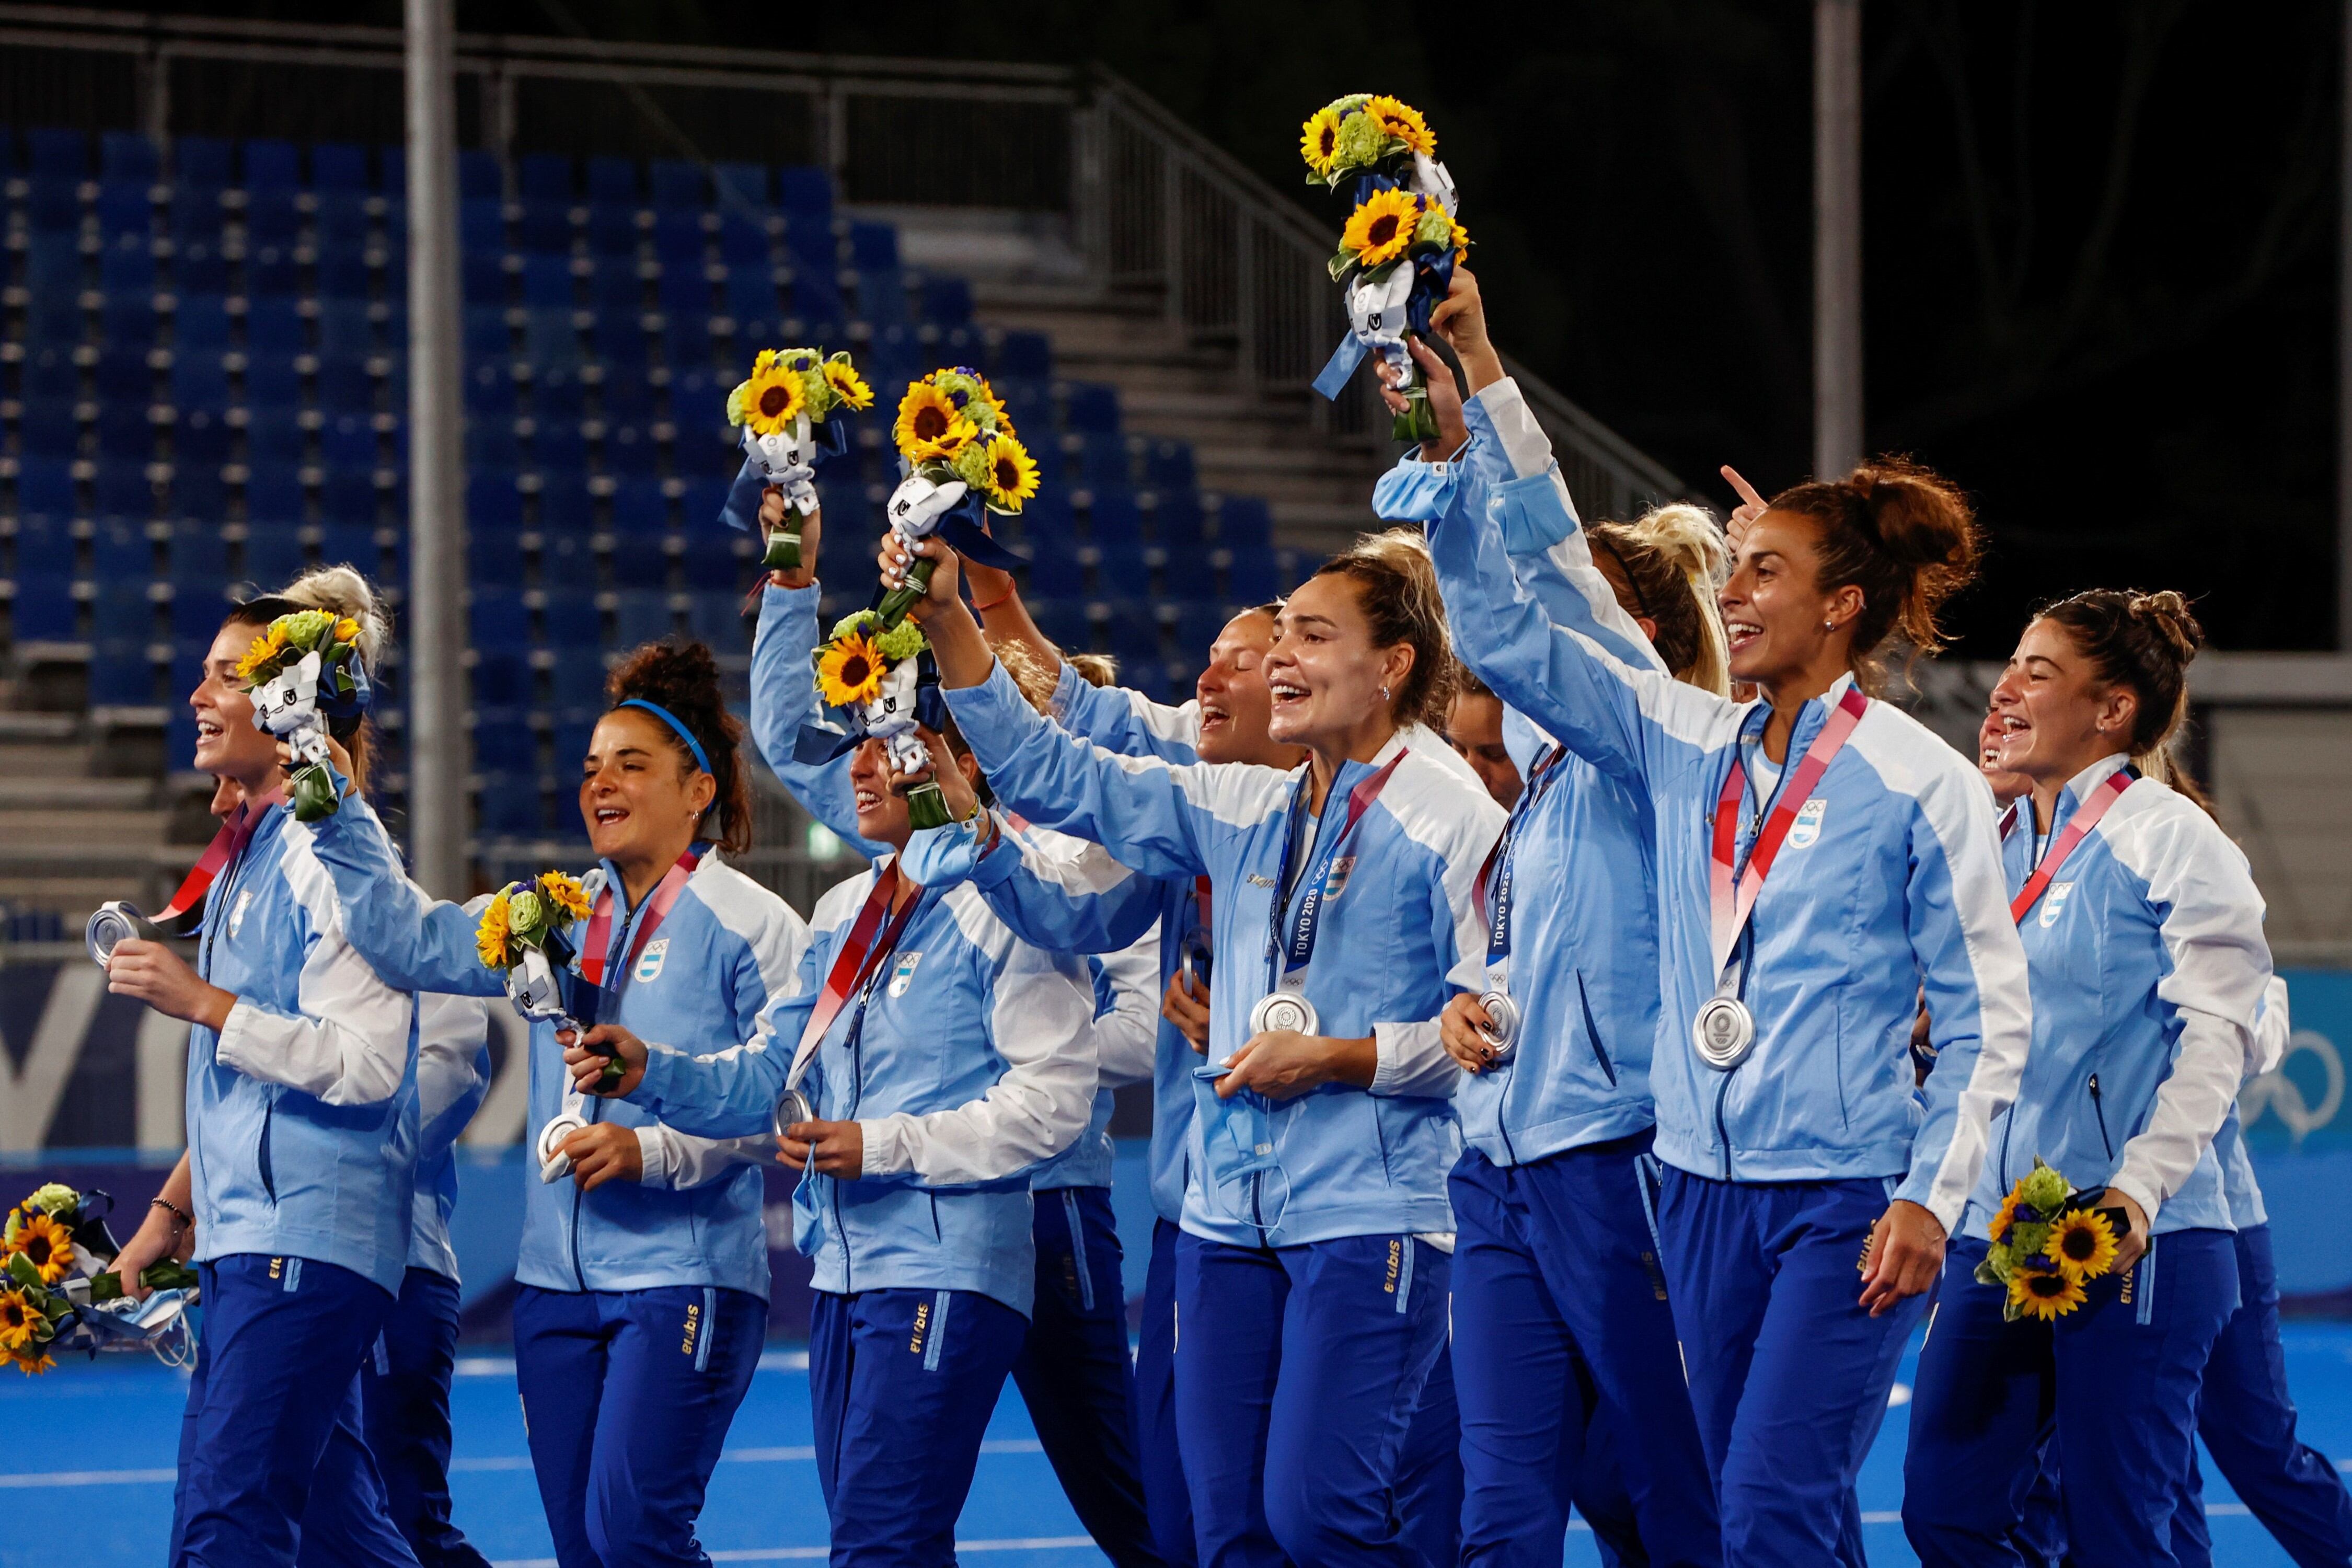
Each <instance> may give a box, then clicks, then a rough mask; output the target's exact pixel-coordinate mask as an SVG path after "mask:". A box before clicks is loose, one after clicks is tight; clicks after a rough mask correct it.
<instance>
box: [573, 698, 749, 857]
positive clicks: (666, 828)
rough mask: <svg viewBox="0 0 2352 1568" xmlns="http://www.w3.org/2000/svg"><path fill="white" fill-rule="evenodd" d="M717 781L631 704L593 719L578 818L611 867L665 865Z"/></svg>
mask: <svg viewBox="0 0 2352 1568" xmlns="http://www.w3.org/2000/svg"><path fill="white" fill-rule="evenodd" d="M718 793H719V784H718V781H717V780H715V779H713V778H712V777H711V776H710V775H709V773H704V772H703V771H702V770H701V769H699V768H698V767H696V766H695V765H694V763H692V762H691V761H689V760H688V759H687V758H685V757H683V756H682V755H680V753H679V751H678V744H677V736H676V734H675V733H674V732H673V731H671V730H670V728H669V726H668V725H667V724H665V723H663V722H662V721H660V720H658V719H656V718H655V717H654V716H653V715H652V714H650V713H647V712H646V711H644V710H642V709H636V708H616V709H614V710H613V711H612V712H610V713H607V714H605V715H604V717H603V718H602V719H599V720H597V721H596V730H595V732H594V733H593V734H592V735H591V736H589V738H588V755H587V756H586V757H585V758H584V759H583V761H582V763H581V774H580V816H581V818H582V820H583V821H584V822H586V823H587V825H588V842H589V844H590V845H591V846H592V847H593V848H594V849H595V851H596V853H597V855H598V856H599V857H600V858H603V859H606V860H610V861H612V862H613V863H614V865H616V866H622V867H628V866H638V865H667V864H668V863H669V862H670V861H673V860H675V859H677V858H678V857H679V856H680V855H683V854H685V853H686V850H687V847H688V845H690V844H692V843H693V842H694V836H695V831H696V829H697V827H698V825H699V824H700V822H701V820H702V814H703V812H704V811H706V810H708V809H709V805H710V803H711V800H712V799H713V798H714V797H715V796H716V795H718Z"/></svg>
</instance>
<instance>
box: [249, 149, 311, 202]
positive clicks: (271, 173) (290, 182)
mask: <svg viewBox="0 0 2352 1568" xmlns="http://www.w3.org/2000/svg"><path fill="white" fill-rule="evenodd" d="M238 151H239V153H242V154H243V156H242V158H241V159H240V160H239V161H240V162H241V163H243V165H244V174H245V189H246V194H247V196H248V197H250V196H251V195H255V194H256V193H257V192H262V191H270V192H277V191H289V192H290V191H292V190H294V189H295V188H297V187H298V186H299V185H300V184H301V183H302V155H301V153H299V152H297V151H296V150H295V146H294V143H292V142H280V141H278V140H276V139H274V138H257V139H256V140H253V141H249V142H245V143H244V144H243V145H242V146H241V147H239V148H238Z"/></svg>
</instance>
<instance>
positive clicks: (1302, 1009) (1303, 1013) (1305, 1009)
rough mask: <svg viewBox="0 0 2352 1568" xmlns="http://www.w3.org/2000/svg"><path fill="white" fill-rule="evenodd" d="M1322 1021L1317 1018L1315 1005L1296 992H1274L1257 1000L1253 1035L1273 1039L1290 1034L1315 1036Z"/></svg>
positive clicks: (1252, 1014)
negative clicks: (1281, 1032)
mask: <svg viewBox="0 0 2352 1568" xmlns="http://www.w3.org/2000/svg"><path fill="white" fill-rule="evenodd" d="M1320 1021H1321V1020H1319V1019H1318V1018H1317V1017H1316V1016H1315V1004H1314V1003H1312V1002H1309V1001H1308V1000H1307V998H1306V997H1304V996H1301V995H1299V994H1297V992H1295V991H1270V992H1268V993H1266V994H1265V995H1263V996H1261V997H1259V998H1258V999H1257V1004H1256V1005H1255V1006H1253V1007H1252V1008H1251V1009H1250V1015H1249V1032H1250V1033H1251V1034H1252V1035H1270V1034H1274V1033H1276V1032H1277V1031H1281V1030H1287V1031H1289V1032H1290V1033H1292V1034H1297V1035H1311V1034H1313V1033H1315V1031H1316V1026H1317V1025H1318V1023H1319V1022H1320Z"/></svg>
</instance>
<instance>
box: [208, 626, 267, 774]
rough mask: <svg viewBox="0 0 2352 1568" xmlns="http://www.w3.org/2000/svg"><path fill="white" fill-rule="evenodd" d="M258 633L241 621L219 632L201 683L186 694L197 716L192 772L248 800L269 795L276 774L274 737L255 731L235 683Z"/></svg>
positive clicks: (243, 695) (250, 709)
mask: <svg viewBox="0 0 2352 1568" xmlns="http://www.w3.org/2000/svg"><path fill="white" fill-rule="evenodd" d="M260 632H261V628H260V627H259V626H247V625H245V624H244V623H243V622H240V621H231V622H230V623H229V624H228V625H226V626H223V627H221V629H220V630H219V632H217V633H216V634H215V636H214V637H213V646H212V647H211V648H210V649H208V650H207V651H206V652H205V673H204V679H201V680H199V681H197V682H196V689H195V690H194V691H192V692H190V693H189V694H188V706H189V707H190V708H191V709H193V710H194V712H195V715H196V752H195V757H194V765H195V769H196V771H197V772H198V773H210V774H212V775H213V776H214V777H215V778H223V779H234V780H236V782H237V783H238V784H240V785H242V786H245V787H246V791H247V795H263V794H267V793H268V789H269V786H270V782H271V775H272V774H274V773H276V772H277V769H278V741H277V737H275V736H273V735H270V734H268V733H265V732H264V731H260V730H257V729H255V728H254V725H253V700H252V699H251V698H249V697H247V695H246V693H245V688H244V686H243V684H242V683H240V682H239V681H238V679H237V678H236V665H237V660H239V659H241V658H244V657H245V650H246V649H247V648H249V647H252V646H253V639H254V638H255V637H257V636H259V635H260Z"/></svg>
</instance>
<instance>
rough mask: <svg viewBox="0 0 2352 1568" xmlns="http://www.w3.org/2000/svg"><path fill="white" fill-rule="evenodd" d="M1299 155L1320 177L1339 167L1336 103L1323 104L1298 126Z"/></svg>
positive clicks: (1326, 177)
mask: <svg viewBox="0 0 2352 1568" xmlns="http://www.w3.org/2000/svg"><path fill="white" fill-rule="evenodd" d="M1298 152H1299V155H1300V156H1301V157H1303V158H1305V159H1306V160H1307V167H1308V168H1310V169H1312V170H1314V171H1315V173H1316V174H1317V175H1318V177H1320V178H1322V179H1326V180H1328V179H1329V178H1330V177H1331V175H1332V174H1334V173H1335V172H1337V170H1338V169H1339V109H1338V107H1337V106H1336V105H1332V104H1328V103H1327V104H1325V105H1324V106H1323V107H1322V108H1320V109H1318V110H1316V111H1315V112H1314V113H1313V114H1311V115H1309V116H1307V123H1306V124H1305V125H1303V126H1301V127H1299V132H1298Z"/></svg>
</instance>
